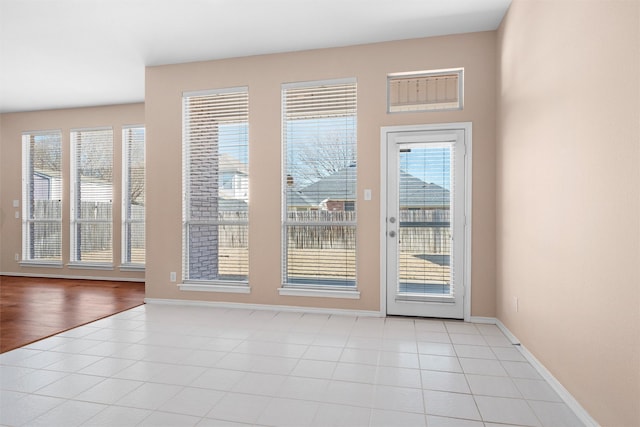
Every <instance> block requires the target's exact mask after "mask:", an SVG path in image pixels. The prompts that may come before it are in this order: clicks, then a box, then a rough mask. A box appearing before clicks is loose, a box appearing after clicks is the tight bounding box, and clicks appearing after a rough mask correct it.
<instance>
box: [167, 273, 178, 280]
mask: <svg viewBox="0 0 640 427" xmlns="http://www.w3.org/2000/svg"><path fill="white" fill-rule="evenodd" d="M169 280H171V281H172V282H175V281H176V280H178V279H177V278H176V272H175V271H172V272H171V273H170V274H169Z"/></svg>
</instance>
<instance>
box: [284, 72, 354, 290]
mask: <svg viewBox="0 0 640 427" xmlns="http://www.w3.org/2000/svg"><path fill="white" fill-rule="evenodd" d="M341 84H353V85H354V90H355V92H356V94H357V80H356V79H355V78H346V79H334V80H321V81H306V82H296V83H285V84H282V87H281V93H282V136H281V138H282V143H281V144H282V173H281V176H282V183H281V194H282V200H281V202H282V208H281V212H282V217H281V224H282V225H281V233H280V234H281V239H282V243H281V245H282V249H281V260H282V266H281V272H282V276H281V278H282V286H281V287H280V288H278V293H279V295H283V296H308V297H325V298H344V299H359V298H360V292H359V290H358V281H357V278H358V272H357V267H356V269H355V276H354V284H353V286H351V285H344V286H342V285H339V286H331V285H325V284H313V283H310V284H299V283H288V281H287V276H288V273H287V266H288V235H287V227H289V226H291V225H303V224H304V225H310V226H349V227H353V228H354V232H355V234H357V220H353V221H341V222H334V221H329V222H327V221H324V222H323V221H308V222H304V223H301V222H295V223H294V222H290V221H289V220H288V215H287V214H288V207H287V188H288V185H289V184H290V179H291V177H289V176H288V175H287V143H288V141H287V135H286V132H287V127H286V121H287V117H286V115H287V112H286V100H287V94H286V92H287V90H289V89H298V88H313V87H322V86H329V85H341ZM355 103H356V105H357V95H356V100H355ZM353 117H354V120H355V125H354V129H355V131H356V135H355V141H356V142H355V146H354V147H353V149H354V153H355V152H357V145H358V144H357V107H356V109H354V114H353ZM356 157H357V156H356ZM356 174H357V170H356ZM354 185H355V186H356V191H355V194H356V196H357V181H356V183H355V184H354ZM356 198H357V197H356ZM354 202H355V201H354ZM354 210H355V211H357V203H355V209H354ZM354 250H355V254H356V258H355V264H356V266H357V253H358V247H357V239H356V247H355V249H354Z"/></svg>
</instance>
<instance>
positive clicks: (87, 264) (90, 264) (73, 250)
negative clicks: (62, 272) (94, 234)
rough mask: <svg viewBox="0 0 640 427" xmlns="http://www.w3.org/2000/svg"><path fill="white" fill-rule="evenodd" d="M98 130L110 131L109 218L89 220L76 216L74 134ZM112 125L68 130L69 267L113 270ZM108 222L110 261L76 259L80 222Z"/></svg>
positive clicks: (75, 151) (76, 147) (76, 175)
mask: <svg viewBox="0 0 640 427" xmlns="http://www.w3.org/2000/svg"><path fill="white" fill-rule="evenodd" d="M99 131H110V132H111V144H112V146H111V176H112V180H111V215H110V216H111V219H109V220H98V219H93V220H89V219H82V218H78V215H79V209H80V207H78V206H77V200H76V199H77V197H76V195H77V192H78V189H77V188H76V184H77V179H78V165H77V152H78V148H79V147H78V141H77V139H76V137H75V135H76V134H77V133H82V132H99ZM113 135H114V134H113V127H111V126H105V127H93V128H78V129H71V132H70V142H71V143H70V145H71V173H70V177H71V178H70V181H71V182H70V199H71V203H70V207H71V209H70V235H71V236H70V245H69V246H70V253H69V260H70V261H69V264H68V266H69V267H70V268H81V269H95V270H113V256H114V246H113V237H114V232H113V231H114V230H113V228H114V227H113V196H114V193H113V191H114V185H113V172H114V169H113V166H114V162H113V156H114V151H113V143H114V136H113ZM90 223H93V224H108V225H110V227H111V261H104V262H102V261H92V260H91V261H83V260H82V259H78V256H77V254H78V252H79V251H80V250H81V248H79V247H78V243H77V239H78V227H79V226H80V225H81V224H90ZM80 258H82V255H80Z"/></svg>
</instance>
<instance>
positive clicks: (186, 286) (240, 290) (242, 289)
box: [178, 283, 251, 294]
mask: <svg viewBox="0 0 640 427" xmlns="http://www.w3.org/2000/svg"><path fill="white" fill-rule="evenodd" d="M178 288H179V289H180V290H181V291H196V292H223V293H227V294H250V293H251V288H250V287H249V286H247V285H225V284H216V283H209V284H201V283H178Z"/></svg>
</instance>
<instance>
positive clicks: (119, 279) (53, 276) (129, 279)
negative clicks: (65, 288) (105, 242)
mask: <svg viewBox="0 0 640 427" xmlns="http://www.w3.org/2000/svg"><path fill="white" fill-rule="evenodd" d="M0 276H14V277H41V278H44V279H80V280H107V281H110V282H144V281H145V280H144V279H138V278H135V277H103V276H72V275H68V274H42V273H16V272H0Z"/></svg>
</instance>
